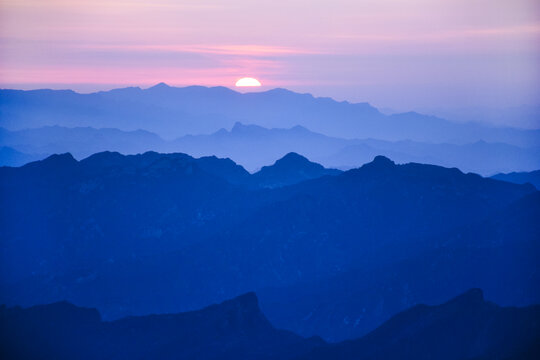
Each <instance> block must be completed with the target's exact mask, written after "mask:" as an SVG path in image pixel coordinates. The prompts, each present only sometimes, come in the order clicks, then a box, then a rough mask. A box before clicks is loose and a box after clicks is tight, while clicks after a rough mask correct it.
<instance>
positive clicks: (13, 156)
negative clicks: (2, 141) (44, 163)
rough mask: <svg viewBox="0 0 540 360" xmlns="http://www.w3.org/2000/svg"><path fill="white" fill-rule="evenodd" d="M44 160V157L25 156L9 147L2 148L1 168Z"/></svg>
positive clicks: (0, 150) (0, 149)
mask: <svg viewBox="0 0 540 360" xmlns="http://www.w3.org/2000/svg"><path fill="white" fill-rule="evenodd" d="M43 158H45V156H44V155H34V154H25V153H22V152H20V151H17V150H15V149H13V148H11V147H9V146H0V166H22V165H24V164H27V163H29V162H32V161H37V160H41V159H43Z"/></svg>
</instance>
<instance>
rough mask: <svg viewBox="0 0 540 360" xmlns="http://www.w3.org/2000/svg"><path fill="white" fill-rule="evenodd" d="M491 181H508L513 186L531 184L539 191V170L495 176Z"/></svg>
mask: <svg viewBox="0 0 540 360" xmlns="http://www.w3.org/2000/svg"><path fill="white" fill-rule="evenodd" d="M492 178H493V179H497V180H502V181H508V182H511V183H515V184H526V183H529V184H533V185H534V186H535V187H536V188H537V189H540V170H535V171H531V172H513V173H509V174H496V175H493V176H492Z"/></svg>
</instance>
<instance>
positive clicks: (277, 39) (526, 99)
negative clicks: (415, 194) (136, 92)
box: [0, 0, 540, 110]
mask: <svg viewBox="0 0 540 360" xmlns="http://www.w3.org/2000/svg"><path fill="white" fill-rule="evenodd" d="M244 76H249V77H254V78H257V79H258V80H260V81H261V83H262V84H263V87H262V89H263V90H264V89H269V88H274V87H283V88H288V89H291V90H294V91H300V92H309V93H312V94H314V95H317V96H330V97H333V98H335V99H337V100H349V101H353V102H360V101H367V102H370V103H372V104H374V105H376V106H379V107H384V108H390V109H399V110H405V109H420V108H467V107H475V106H476V107H504V106H519V105H523V104H539V103H540V96H539V95H540V1H536V0H332V1H319V0H286V1H279V0H256V1H255V0H227V1H224V0H211V1H207V0H181V1H180V0H154V1H142V0H119V1H117V0H0V87H2V88H17V89H33V88H54V89H60V88H63V89H65V88H71V89H74V90H77V91H81V92H90V91H95V90H105V89H110V88H115V87H122V86H141V87H147V86H151V85H153V84H156V83H159V82H166V83H167V84H169V85H175V86H185V85H194V84H196V85H206V86H228V87H231V88H234V84H235V82H236V80H238V78H241V77H244Z"/></svg>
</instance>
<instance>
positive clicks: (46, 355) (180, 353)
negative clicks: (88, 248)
mask: <svg viewBox="0 0 540 360" xmlns="http://www.w3.org/2000/svg"><path fill="white" fill-rule="evenodd" d="M0 319H1V325H0V326H1V332H0V338H1V339H0V343H1V353H0V355H1V357H2V359H6V360H7V359H291V358H294V357H296V356H299V355H301V354H304V353H306V352H308V351H309V350H311V349H313V348H314V347H315V346H320V345H322V344H323V343H324V342H323V341H322V340H321V339H319V338H311V339H304V338H302V337H300V336H298V335H295V334H293V333H291V332H288V331H283V330H276V329H275V328H273V327H272V325H271V324H270V323H269V322H268V320H267V319H266V318H265V317H264V315H263V314H262V313H261V311H260V310H259V307H258V304H257V297H256V296H255V294H254V293H247V294H245V295H242V296H239V297H237V298H235V299H232V300H228V301H225V302H223V303H221V304H219V305H212V306H209V307H207V308H204V309H202V310H199V311H192V312H187V313H181V314H167V315H149V316H141V317H128V318H124V319H120V320H117V321H113V322H104V321H101V319H100V316H99V313H98V312H97V310H95V309H89V308H80V307H77V306H74V305H72V304H70V303H67V302H59V303H54V304H50V305H38V306H34V307H31V308H27V309H22V308H19V307H14V308H5V307H2V308H0Z"/></svg>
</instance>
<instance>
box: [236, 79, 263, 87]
mask: <svg viewBox="0 0 540 360" xmlns="http://www.w3.org/2000/svg"><path fill="white" fill-rule="evenodd" d="M236 86H261V82H260V81H259V80H257V79H255V78H251V77H245V78H241V79H239V80H238V81H237V82H236Z"/></svg>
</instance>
